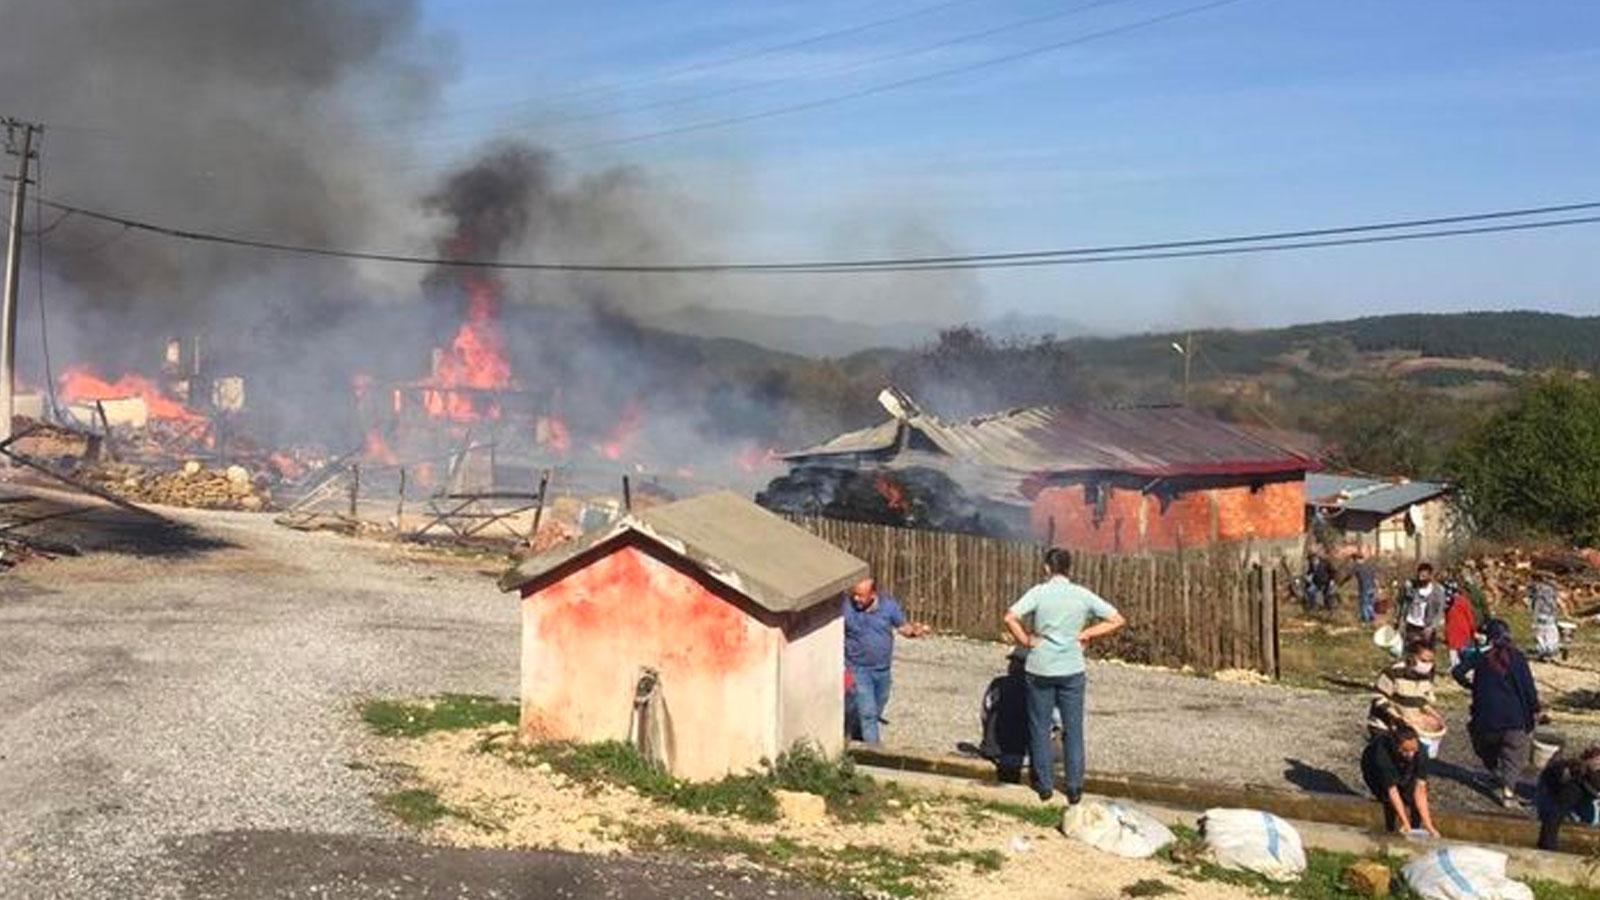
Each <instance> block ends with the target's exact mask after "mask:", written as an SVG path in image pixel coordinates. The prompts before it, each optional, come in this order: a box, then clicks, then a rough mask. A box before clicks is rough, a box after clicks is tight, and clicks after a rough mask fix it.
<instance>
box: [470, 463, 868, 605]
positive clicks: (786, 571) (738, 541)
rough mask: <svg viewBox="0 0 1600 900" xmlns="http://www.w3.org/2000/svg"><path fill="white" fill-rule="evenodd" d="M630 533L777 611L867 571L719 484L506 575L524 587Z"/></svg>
mask: <svg viewBox="0 0 1600 900" xmlns="http://www.w3.org/2000/svg"><path fill="white" fill-rule="evenodd" d="M629 533H635V534H639V535H642V536H643V537H645V538H648V539H650V540H651V541H654V542H655V543H657V544H660V545H661V546H663V547H665V548H667V549H668V550H671V551H672V552H673V553H675V554H677V555H679V556H681V557H683V558H684V559H686V560H688V561H689V562H691V563H693V564H694V566H695V567H696V568H698V569H700V570H701V571H702V572H704V573H705V574H706V575H708V576H710V577H711V578H713V579H715V580H717V581H719V582H721V583H723V584H725V585H727V586H728V587H730V588H732V589H733V590H735V591H738V592H739V593H740V594H743V595H744V596H746V597H749V598H750V599H751V600H752V601H754V602H755V603H756V604H758V605H760V606H761V607H763V608H765V609H767V610H770V611H772V612H792V611H795V610H802V609H808V608H810V607H812V606H814V605H816V604H817V603H819V602H821V601H823V600H826V599H829V598H830V597H838V596H840V595H841V594H842V593H843V592H844V590H845V588H848V587H849V586H850V585H852V584H854V583H855V582H857V581H859V580H860V579H862V578H864V577H866V574H867V564H866V563H864V562H862V561H861V560H859V559H856V558H855V557H854V556H851V555H850V554H848V553H846V552H844V551H843V550H840V549H839V548H837V547H835V546H834V545H832V544H830V543H828V542H827V541H825V540H823V539H821V538H819V537H817V536H816V535H814V534H812V533H811V532H809V531H806V530H805V529H804V528H801V527H799V526H798V525H795V524H793V523H791V522H789V521H787V520H786V519H783V518H781V517H780V516H777V515H774V514H772V513H770V512H768V511H767V510H764V509H762V508H761V507H759V506H757V505H755V504H754V503H752V502H750V501H749V500H746V499H745V498H743V497H741V496H739V495H737V494H734V493H731V492H728V491H719V492H717V493H712V494H703V495H701V496H699V497H692V498H690V499H688V500H679V501H677V502H675V503H668V504H665V505H662V506H656V507H652V508H650V509H647V510H644V511H643V512H640V513H638V514H634V515H628V516H624V517H623V518H622V519H620V520H619V521H618V522H617V524H616V525H614V526H612V527H611V528H610V529H609V530H606V531H603V532H600V533H598V534H596V535H594V536H592V537H590V538H588V539H585V540H577V541H568V542H567V543H565V544H562V545H560V546H558V547H555V548H553V549H551V550H549V551H547V552H545V553H541V554H539V555H538V556H535V557H531V558H529V559H526V560H524V561H523V562H521V563H520V564H518V565H517V566H515V567H513V568H512V569H511V570H510V571H508V572H506V574H505V575H504V576H502V577H501V579H500V588H501V589H502V590H507V591H514V590H520V589H522V588H523V587H524V586H526V585H528V584H529V583H531V582H534V581H537V580H539V579H540V578H543V577H544V576H546V575H549V574H551V573H552V572H554V571H555V570H557V569H559V568H560V567H561V566H563V565H565V564H566V563H568V562H571V561H572V560H574V559H576V558H577V557H579V556H581V555H582V554H584V553H586V552H588V551H589V550H592V549H594V548H595V547H598V546H600V545H601V544H605V543H607V542H610V541H613V540H618V539H621V538H623V537H624V536H626V535H627V534H629Z"/></svg>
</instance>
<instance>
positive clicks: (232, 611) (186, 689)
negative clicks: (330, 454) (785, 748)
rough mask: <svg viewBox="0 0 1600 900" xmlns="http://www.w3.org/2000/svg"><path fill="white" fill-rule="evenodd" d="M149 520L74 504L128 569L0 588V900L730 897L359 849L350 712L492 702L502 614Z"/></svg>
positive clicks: (675, 880)
mask: <svg viewBox="0 0 1600 900" xmlns="http://www.w3.org/2000/svg"><path fill="white" fill-rule="evenodd" d="M169 515H170V516H171V517H172V518H173V519H175V520H177V523H178V524H177V525H175V526H174V525H160V524H154V523H149V522H139V521H137V520H136V519H135V520H134V521H129V516H130V514H128V513H125V512H122V511H120V510H117V511H110V510H105V509H96V510H94V511H92V512H91V513H90V514H89V515H87V516H79V517H75V518H73V519H71V520H67V522H68V524H69V526H70V527H69V528H68V529H67V530H69V531H70V532H71V537H70V539H72V540H76V541H82V542H83V543H85V544H87V545H89V546H98V547H103V548H109V549H110V550H112V551H137V553H138V555H135V554H134V553H131V552H106V551H104V550H102V551H101V552H93V553H89V554H87V555H85V556H83V557H80V558H76V559H69V558H62V559H59V560H56V561H53V562H45V561H36V562H32V563H29V564H26V565H24V566H21V567H19V568H17V569H14V570H12V571H10V572H0V809H3V810H4V813H3V815H0V896H4V897H161V896H229V897H245V896H249V897H267V896H331V897H346V896H353V897H377V896H445V895H448V896H451V897H457V896H460V897H479V896H485V897H487V896H499V897H519V896H541V897H542V896H560V895H561V893H560V892H561V891H562V890H565V891H567V895H568V896H607V895H610V896H645V897H648V896H659V897H678V896H684V895H686V894H690V893H696V894H706V893H708V892H709V890H710V889H711V888H713V887H715V888H717V889H718V890H723V889H724V888H727V889H728V890H723V893H724V895H726V896H744V895H745V894H739V893H729V892H728V891H729V890H732V888H734V887H737V885H732V886H730V885H726V884H723V883H722V881H720V880H715V879H717V878H720V876H712V875H707V876H706V877H705V878H701V879H700V880H699V881H698V882H694V879H695V878H696V877H698V870H694V869H688V868H684V867H674V866H669V865H665V864H654V863H629V864H626V865H621V864H619V865H618V866H617V867H615V868H614V869H613V867H612V866H611V864H610V863H598V862H596V863H592V864H591V863H586V862H577V861H574V860H572V859H571V858H567V857H561V856H560V855H558V854H538V853H533V854H502V855H497V856H491V855H483V854H478V855H473V854H453V853H447V852H443V851H435V850H431V849H430V850H426V851H424V850H423V849H422V848H421V847H419V846H417V845H407V844H398V845H394V844H385V843H381V842H377V843H374V842H375V841H380V839H384V838H399V837H403V835H402V834H400V833H399V832H398V831H397V829H396V826H394V825H393V824H392V823H391V822H390V821H389V820H388V819H387V818H386V817H385V816H384V815H383V814H381V813H380V812H378V811H377V810H376V809H375V807H374V804H373V802H372V800H371V795H372V794H373V793H374V792H375V791H378V790H380V789H382V787H383V785H382V784H381V783H380V782H379V780H378V778H377V776H376V775H374V774H373V773H372V772H370V771H368V770H365V769H364V768H362V767H360V766H355V765H352V764H353V763H356V762H357V761H359V760H361V759H363V757H365V756H367V755H368V754H366V753H365V752H364V750H363V741H365V740H366V739H367V738H366V736H365V735H364V733H363V730H362V726H361V725H360V723H359V720H358V717H357V715H356V707H357V705H358V703H359V702H360V700H361V698H363V697H366V696H390V695H420V694H431V693H437V692H442V691H461V692H478V693H487V694H497V695H502V696H514V695H515V693H516V674H517V618H516V612H517V604H516V602H515V600H514V599H513V598H510V597H508V596H506V595H503V594H500V593H499V592H498V591H497V590H496V588H495V585H494V582H493V580H492V579H491V578H489V577H487V576H486V575H485V574H484V573H482V572H479V571H476V570H474V569H473V568H472V567H471V566H469V565H463V564H455V563H440V562H438V561H422V560H418V559H415V558H409V557H408V556H407V555H406V551H404V550H402V549H400V548H397V547H395V546H393V545H387V544H382V543H378V542H370V541H361V540H352V539H349V538H343V537H338V536H334V535H328V534H305V533H300V532H295V531H290V530H287V529H284V528H281V527H279V526H276V525H274V524H273V523H272V522H271V520H270V518H268V517H266V516H259V515H250V514H245V513H198V512H184V511H173V512H170V513H169ZM56 533H57V534H61V533H63V532H62V531H60V530H58V531H57V532H56ZM408 846H409V849H407V847H408ZM285 862H291V863H293V865H288V866H286V865H284V863H285ZM230 866H231V867H232V868H229V867H230ZM602 870H604V871H602ZM653 871H654V872H656V873H657V874H656V875H651V872H653ZM380 872H381V873H387V874H385V875H383V876H382V877H378V874H377V873H380ZM356 876H359V877H356ZM368 876H372V877H373V879H374V881H373V885H372V886H371V887H370V889H369V887H363V886H361V885H362V884H363V883H364V882H365V881H366V879H367V878H368ZM441 879H442V880H441ZM724 880H725V879H724ZM690 882H694V883H695V884H704V885H706V886H705V887H704V888H698V887H697V888H696V889H695V890H692V891H691V890H687V889H686V886H687V885H688V884H689V883H690ZM741 884H744V885H745V887H746V888H749V891H748V892H747V893H748V894H749V895H752V896H753V895H756V894H757V893H758V894H759V895H761V896H766V895H767V894H766V891H767V888H768V887H769V885H754V886H752V885H751V884H748V883H743V882H741ZM422 885H430V886H431V887H428V889H427V890H423V889H422V887H420V886H422ZM413 887H415V889H413ZM447 887H448V890H446V888H447ZM458 888H459V889H458ZM757 888H759V890H757ZM386 891H387V893H386ZM786 893H787V891H786Z"/></svg>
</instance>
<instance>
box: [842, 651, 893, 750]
mask: <svg viewBox="0 0 1600 900" xmlns="http://www.w3.org/2000/svg"><path fill="white" fill-rule="evenodd" d="M850 676H851V678H853V679H854V681H855V686H854V687H852V688H851V696H852V697H853V698H854V699H855V701H856V703H855V706H856V718H857V720H858V721H859V722H860V723H861V739H862V740H863V741H866V742H867V743H869V744H876V743H878V719H879V717H881V716H882V715H883V708H884V707H886V706H888V705H889V685H890V683H891V682H892V679H891V678H890V677H889V667H888V666H883V667H882V668H868V667H865V666H851V667H850Z"/></svg>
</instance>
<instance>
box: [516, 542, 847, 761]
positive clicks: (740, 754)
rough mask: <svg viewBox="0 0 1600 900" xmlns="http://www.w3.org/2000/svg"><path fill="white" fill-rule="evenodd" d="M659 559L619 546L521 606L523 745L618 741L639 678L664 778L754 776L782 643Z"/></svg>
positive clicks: (774, 724) (769, 739)
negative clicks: (654, 699)
mask: <svg viewBox="0 0 1600 900" xmlns="http://www.w3.org/2000/svg"><path fill="white" fill-rule="evenodd" d="M644 546H649V545H644ZM657 552H664V551H657V550H656V549H655V548H653V547H652V548H651V549H650V550H648V551H647V550H646V549H643V547H641V546H637V545H634V544H621V545H618V546H617V547H615V548H614V549H612V550H611V552H609V553H607V554H606V555H604V556H602V557H600V558H599V559H597V560H595V561H593V562H591V563H590V564H588V565H587V566H584V567H583V568H580V569H578V570H577V571H574V572H571V573H569V574H568V575H567V576H566V577H564V578H561V579H560V580H558V581H555V582H554V583H551V584H549V585H546V586H544V587H543V588H542V589H540V590H538V591H535V592H533V593H531V594H527V595H524V597H523V600H522V626H523V627H522V727H521V731H522V735H523V737H524V738H525V739H528V740H573V741H582V742H592V741H605V740H618V741H624V740H627V738H628V726H629V722H630V718H631V715H632V711H633V692H634V685H635V683H636V682H637V680H638V676H639V669H640V667H641V666H649V667H651V668H654V669H656V670H657V671H658V672H660V673H661V699H662V702H663V704H664V709H665V721H666V747H667V763H668V767H669V768H670V769H671V770H672V772H673V774H675V775H678V776H679V777H683V778H691V779H696V780H704V779H714V778H720V777H721V776H723V775H726V774H728V773H730V772H743V771H745V770H748V769H753V768H756V767H757V766H759V764H760V761H761V760H762V759H763V758H767V759H771V758H774V757H775V756H777V753H778V750H779V746H780V745H779V739H780V736H779V734H778V731H779V715H780V712H779V706H778V704H779V697H778V684H779V658H780V656H781V654H782V651H783V645H784V641H783V635H782V632H781V631H780V630H779V629H778V628H777V627H774V626H770V625H767V624H764V623H763V622H761V621H760V620H759V619H757V618H755V617H753V616H752V615H749V614H747V613H746V612H745V611H744V610H743V609H741V608H740V606H738V605H735V604H734V603H733V602H730V601H729V600H728V599H724V596H722V595H721V594H720V593H719V591H716V590H713V589H712V588H710V587H708V586H707V585H705V584H703V583H702V582H701V581H699V580H697V579H696V578H694V577H691V576H690V575H688V574H686V573H684V572H683V571H680V570H679V569H678V568H676V567H674V566H673V565H671V564H669V563H667V562H665V561H663V560H662V559H660V558H658V556H657V555H656V553H657ZM836 660H837V658H836ZM835 669H837V662H836V665H835ZM832 674H833V677H832V682H833V683H834V684H837V682H838V679H839V675H838V672H837V671H835V672H833V673H832ZM841 719H842V715H841ZM836 727H837V726H836Z"/></svg>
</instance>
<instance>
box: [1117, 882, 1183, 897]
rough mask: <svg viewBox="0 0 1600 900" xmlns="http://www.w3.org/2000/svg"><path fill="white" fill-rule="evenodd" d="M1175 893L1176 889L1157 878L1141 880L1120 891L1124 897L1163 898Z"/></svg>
mask: <svg viewBox="0 0 1600 900" xmlns="http://www.w3.org/2000/svg"><path fill="white" fill-rule="evenodd" d="M1176 893H1178V889H1177V888H1175V887H1173V886H1172V885H1170V884H1167V883H1166V882H1165V881H1161V880H1160V879H1157V878H1141V879H1139V880H1138V881H1135V882H1134V883H1133V884H1130V885H1128V886H1127V887H1125V888H1123V889H1122V896H1124V897H1164V896H1166V895H1167V894H1176Z"/></svg>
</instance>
